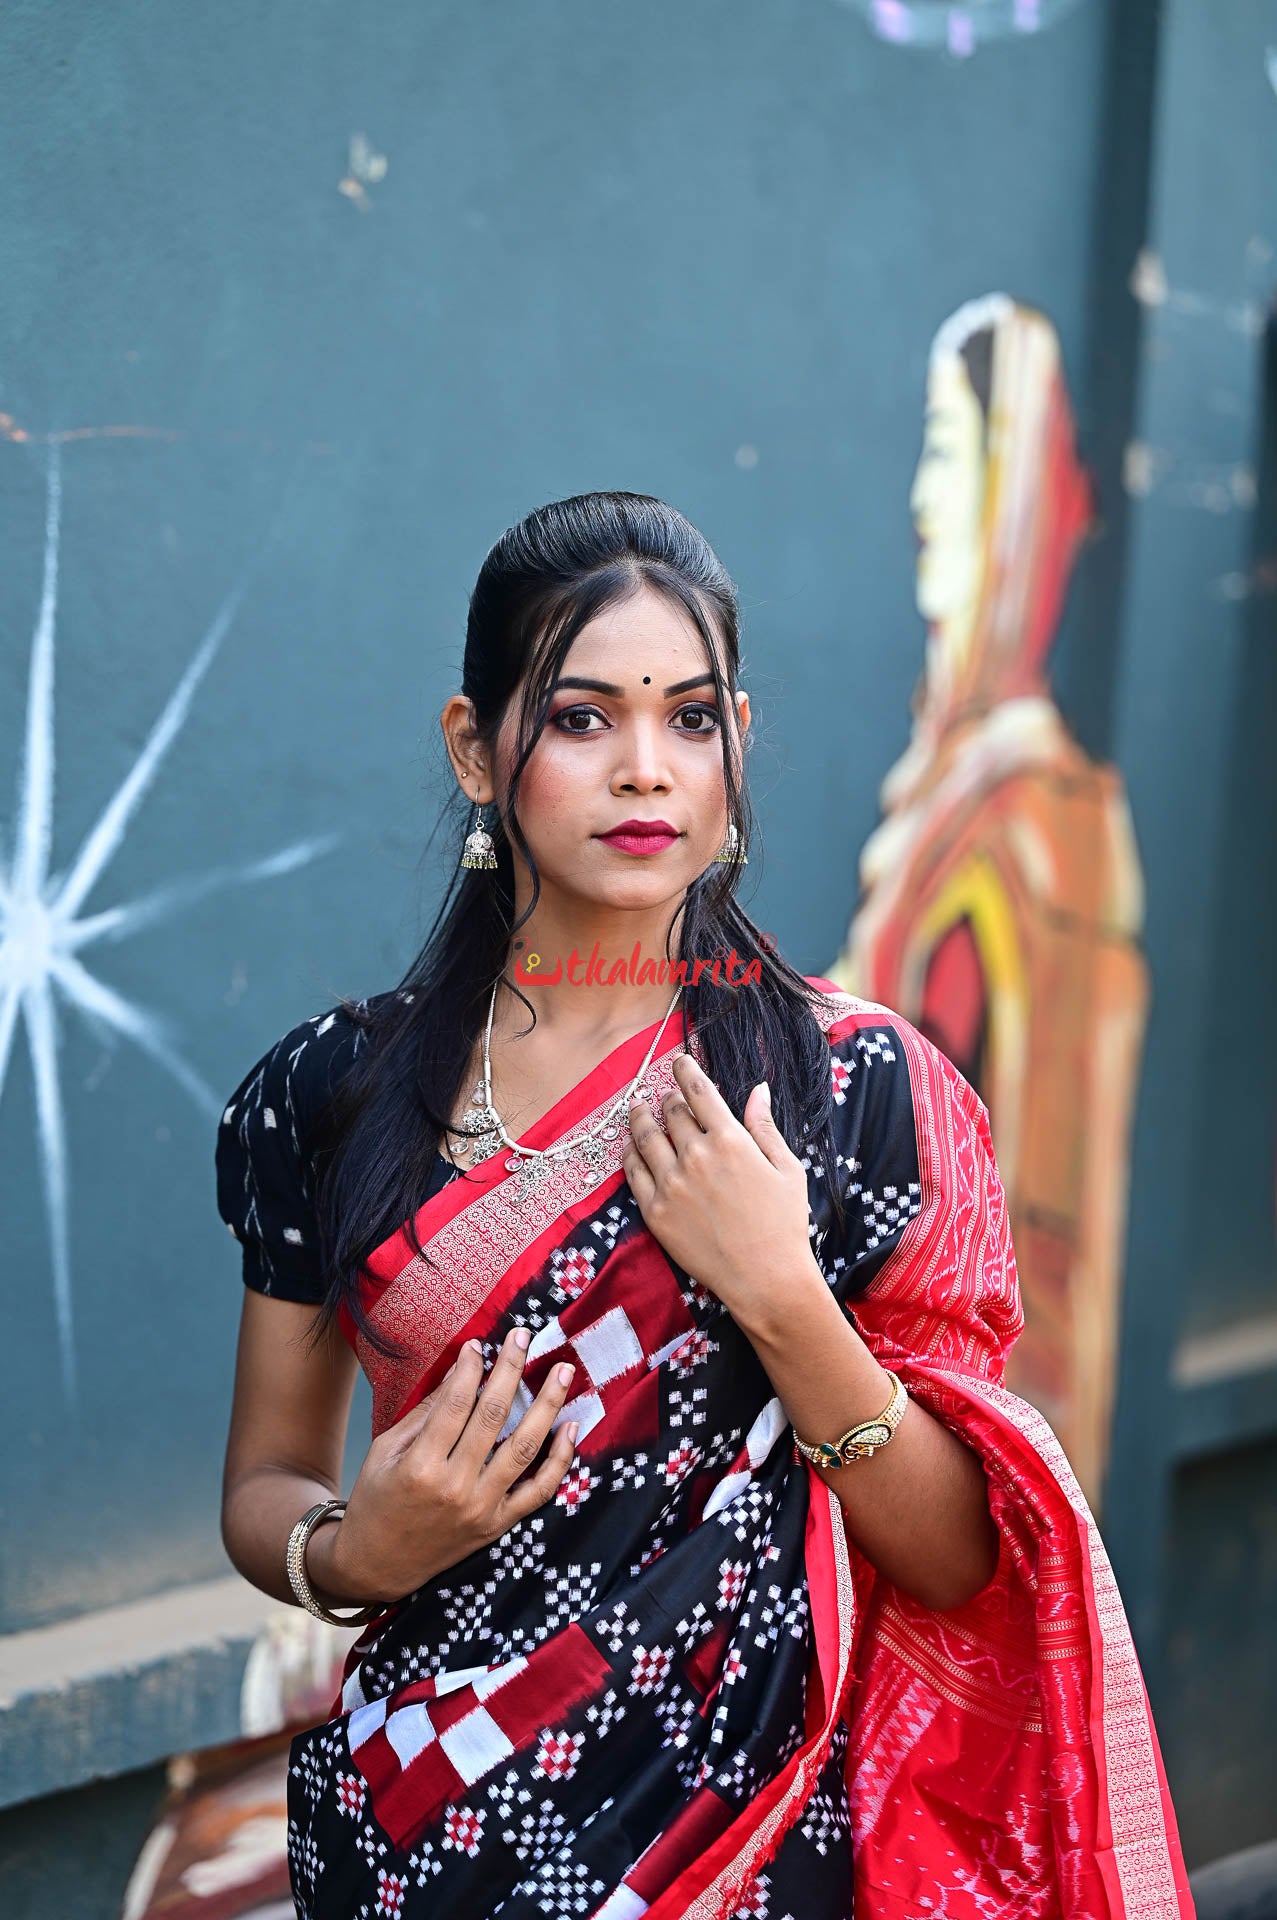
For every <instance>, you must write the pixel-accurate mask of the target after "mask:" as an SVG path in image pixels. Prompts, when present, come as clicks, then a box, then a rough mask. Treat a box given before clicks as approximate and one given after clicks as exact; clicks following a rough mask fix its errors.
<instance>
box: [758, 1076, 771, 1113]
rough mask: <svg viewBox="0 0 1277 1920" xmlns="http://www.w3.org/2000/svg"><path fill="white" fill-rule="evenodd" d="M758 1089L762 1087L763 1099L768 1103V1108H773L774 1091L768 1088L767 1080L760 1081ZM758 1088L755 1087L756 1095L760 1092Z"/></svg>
mask: <svg viewBox="0 0 1277 1920" xmlns="http://www.w3.org/2000/svg"><path fill="white" fill-rule="evenodd" d="M758 1087H761V1088H762V1090H763V1099H764V1100H765V1101H766V1103H767V1105H768V1106H769V1107H770V1106H771V1103H772V1090H771V1088H770V1087H769V1086H768V1084H767V1082H766V1081H765V1080H760V1081H759V1083H758ZM758 1087H755V1088H754V1092H755V1093H757V1092H758Z"/></svg>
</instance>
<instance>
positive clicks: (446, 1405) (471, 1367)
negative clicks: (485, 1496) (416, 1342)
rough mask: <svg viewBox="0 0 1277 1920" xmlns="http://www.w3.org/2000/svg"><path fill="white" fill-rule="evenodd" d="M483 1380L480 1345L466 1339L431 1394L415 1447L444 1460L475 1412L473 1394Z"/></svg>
mask: <svg viewBox="0 0 1277 1920" xmlns="http://www.w3.org/2000/svg"><path fill="white" fill-rule="evenodd" d="M482 1380H483V1348H482V1347H481V1346H480V1345H479V1342H478V1341H477V1340H467V1341H466V1344H465V1345H464V1347H462V1349H461V1351H460V1353H459V1354H458V1355H457V1357H456V1359H455V1360H454V1361H453V1363H452V1370H451V1372H450V1373H448V1374H447V1375H446V1376H445V1377H444V1378H443V1379H442V1380H441V1381H440V1382H439V1385H438V1386H437V1387H436V1388H435V1391H434V1393H433V1394H432V1395H431V1407H430V1412H429V1414H428V1415H427V1417H426V1419H425V1421H424V1422H423V1423H422V1427H421V1431H420V1433H419V1434H418V1435H417V1438H416V1439H415V1440H414V1441H413V1443H412V1444H413V1446H414V1448H418V1447H419V1448H421V1449H422V1450H424V1451H427V1452H429V1453H430V1454H431V1456H432V1457H433V1458H434V1459H436V1460H442V1459H444V1458H445V1456H446V1455H447V1453H448V1452H449V1450H450V1449H451V1448H452V1447H453V1446H455V1445H456V1442H457V1439H458V1437H459V1436H460V1434H461V1431H462V1429H463V1428H464V1426H465V1424H466V1421H467V1420H468V1419H469V1418H470V1415H471V1414H472V1413H473V1412H474V1397H475V1395H476V1393H477V1392H478V1391H479V1387H480V1384H481V1382H482Z"/></svg>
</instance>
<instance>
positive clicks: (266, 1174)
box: [215, 994, 455, 1306]
mask: <svg viewBox="0 0 1277 1920" xmlns="http://www.w3.org/2000/svg"><path fill="white" fill-rule="evenodd" d="M388 997H389V995H388V994H375V995H373V996H372V997H371V998H370V999H368V1000H363V1001H359V1002H357V1003H356V1004H357V1005H358V1006H360V1007H365V1008H373V1007H376V1006H377V1005H378V1003H379V1002H380V1001H382V1000H384V999H387V998H388ZM367 1044H368V1036H367V1034H366V1033H365V1031H364V1029H363V1028H362V1027H360V1026H359V1025H358V1024H357V1023H356V1021H355V1020H354V1019H353V1018H352V1016H351V1014H350V1012H349V1011H348V1010H347V1008H346V1007H344V1006H335V1007H331V1008H329V1009H328V1011H327V1012H325V1013H317V1014H315V1015H314V1016H313V1017H312V1018H311V1019H309V1020H303V1021H302V1023H301V1025H300V1026H296V1027H293V1028H292V1029H291V1030H290V1031H289V1032H288V1033H286V1034H284V1036H283V1038H282V1039H280V1040H277V1041H276V1042H275V1044H274V1046H273V1047H271V1048H269V1049H268V1050H267V1052H266V1053H264V1054H263V1055H262V1057H261V1059H260V1060H258V1061H256V1062H255V1063H254V1065H253V1066H252V1067H250V1068H249V1070H248V1072H247V1073H246V1074H245V1075H244V1078H243V1079H242V1080H241V1081H240V1083H239V1085H238V1086H237V1087H236V1089H235V1091H234V1093H232V1095H231V1096H230V1099H229V1100H228V1101H227V1102H226V1105H225V1106H224V1108H223V1110H222V1117H221V1121H220V1124H219V1126H218V1129H217V1145H216V1153H215V1161H216V1170H217V1210H218V1212H219V1214H220V1215H221V1217H222V1219H223V1220H224V1221H225V1223H226V1226H227V1228H228V1230H229V1231H230V1232H231V1233H232V1234H233V1235H234V1237H235V1238H236V1240H238V1241H239V1243H240V1247H241V1249H242V1251H243V1270H244V1271H243V1277H244V1284H245V1286H247V1287H251V1288H253V1290H254V1291H255V1292H257V1293H265V1294H270V1295H272V1296H273V1297H274V1298H276V1299H279V1300H295V1301H299V1302H301V1303H303V1304H305V1305H307V1306H318V1305H319V1304H320V1302H321V1301H322V1300H323V1297H324V1287H323V1282H322V1279H321V1275H320V1266H319V1233H318V1227H317V1224H316V1214H315V1195H316V1190H317V1184H318V1179H317V1176H318V1167H317V1165H316V1160H315V1148H316V1145H317V1140H318V1123H319V1121H320V1119H321V1117H322V1115H323V1111H324V1109H325V1107H326V1106H327V1105H328V1103H329V1101H330V1100H331V1099H332V1098H333V1095H334V1094H335V1093H336V1091H337V1089H338V1087H339V1086H340V1084H341V1081H342V1078H343V1076H344V1075H345V1074H347V1073H348V1072H349V1071H350V1069H351V1068H352V1067H353V1066H354V1064H355V1061H356V1060H357V1059H358V1057H359V1055H360V1053H361V1052H362V1050H363V1048H364V1047H365V1046H366V1045H367ZM454 1171H455V1169H454V1168H453V1167H452V1166H451V1163H450V1162H449V1161H447V1160H445V1159H444V1158H443V1156H442V1155H439V1156H438V1157H437V1159H436V1163H435V1172H434V1175H433V1177H432V1179H431V1183H430V1190H431V1191H433V1190H434V1188H435V1186H436V1185H437V1184H441V1183H442V1181H443V1180H445V1179H446V1178H448V1177H449V1176H450V1175H451V1174H452V1173H453V1172H454ZM423 1197H428V1195H427V1196H423Z"/></svg>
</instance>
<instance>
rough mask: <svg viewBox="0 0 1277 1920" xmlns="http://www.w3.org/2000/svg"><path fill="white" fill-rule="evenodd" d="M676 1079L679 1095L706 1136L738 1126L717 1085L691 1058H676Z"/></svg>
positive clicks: (676, 1056)
mask: <svg viewBox="0 0 1277 1920" xmlns="http://www.w3.org/2000/svg"><path fill="white" fill-rule="evenodd" d="M674 1079H675V1081H676V1082H677V1091H678V1092H679V1093H680V1094H682V1096H683V1098H684V1099H685V1100H686V1102H687V1104H688V1106H689V1107H690V1108H691V1110H692V1114H693V1116H694V1118H695V1120H696V1122H697V1125H698V1126H699V1127H700V1128H701V1129H702V1130H703V1131H704V1132H705V1133H716V1132H719V1131H720V1130H723V1129H728V1128H731V1127H734V1126H736V1125H737V1124H738V1122H737V1119H736V1116H735V1114H734V1113H733V1112H732V1110H731V1108H730V1107H729V1106H728V1104H727V1102H726V1100H724V1098H723V1096H722V1094H721V1093H720V1092H719V1090H718V1088H717V1087H716V1086H715V1085H714V1082H713V1081H712V1080H711V1079H710V1077H709V1075H708V1074H707V1073H706V1072H705V1070H704V1068H703V1067H698V1066H697V1064H696V1062H695V1060H693V1059H692V1057H691V1055H690V1054H686V1053H680V1054H677V1055H675V1059H674ZM668 1097H669V1096H667V1098H668Z"/></svg>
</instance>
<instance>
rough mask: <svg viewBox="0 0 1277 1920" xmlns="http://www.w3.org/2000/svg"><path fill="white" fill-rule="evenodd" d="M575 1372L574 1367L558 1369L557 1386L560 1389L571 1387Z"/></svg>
mask: <svg viewBox="0 0 1277 1920" xmlns="http://www.w3.org/2000/svg"><path fill="white" fill-rule="evenodd" d="M575 1372H576V1368H575V1367H560V1368H559V1370H558V1381H559V1385H560V1386H561V1387H570V1386H571V1385H572V1375H573V1374H574V1373H575Z"/></svg>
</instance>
